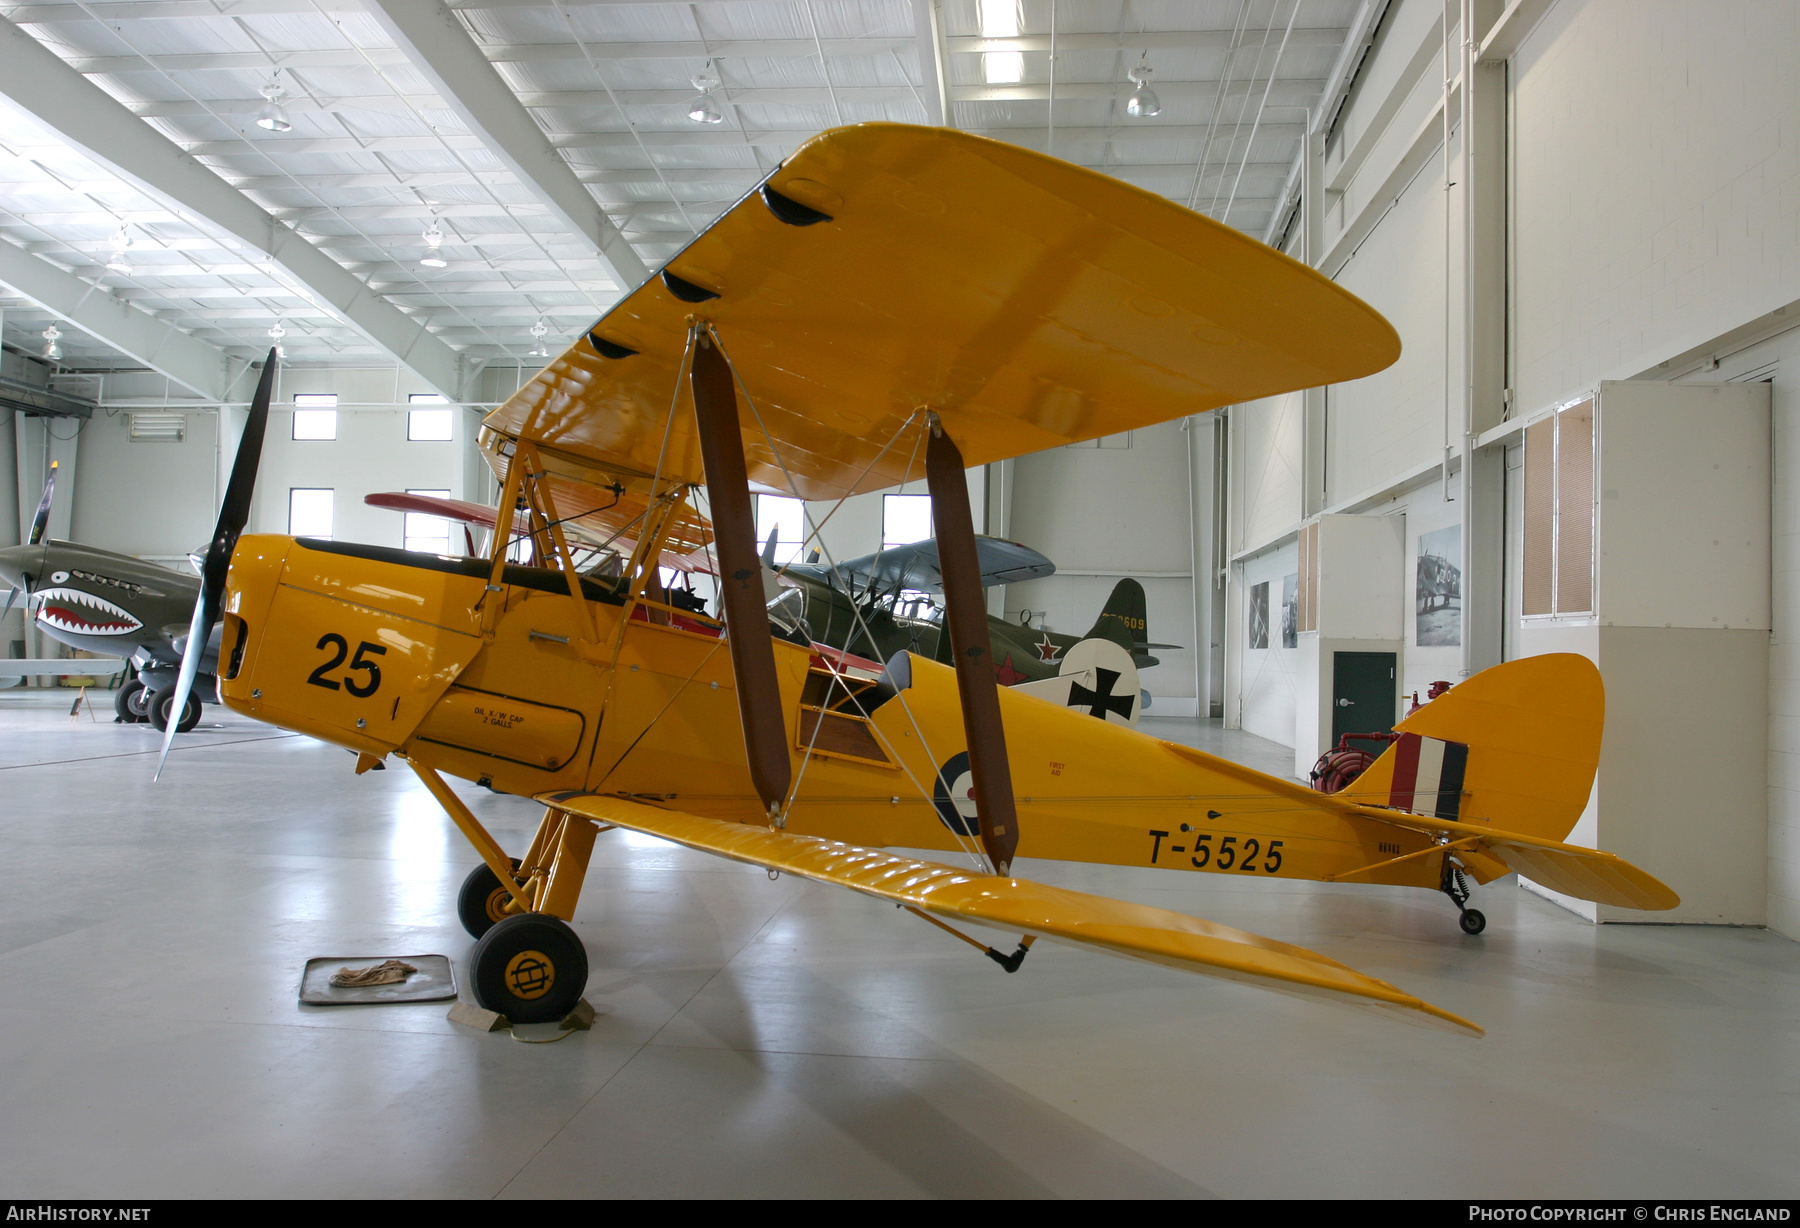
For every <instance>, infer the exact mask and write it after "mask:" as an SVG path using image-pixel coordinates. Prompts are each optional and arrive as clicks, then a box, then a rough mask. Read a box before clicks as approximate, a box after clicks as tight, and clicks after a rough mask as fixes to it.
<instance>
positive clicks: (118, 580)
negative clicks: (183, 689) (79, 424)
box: [0, 464, 218, 732]
mask: <svg viewBox="0 0 1800 1228" xmlns="http://www.w3.org/2000/svg"><path fill="white" fill-rule="evenodd" d="M56 478H57V466H56V465H55V464H52V465H51V467H50V476H49V478H48V479H47V480H46V481H45V483H44V495H43V498H42V499H40V500H39V501H38V507H37V512H36V514H35V515H34V516H33V517H32V521H31V530H30V532H29V533H28V534H27V536H26V540H25V543H24V544H23V545H19V546H8V547H5V548H0V583H4V584H6V585H7V587H8V588H9V589H11V591H10V592H9V593H8V594H7V598H6V605H5V609H4V610H0V615H4V614H5V613H6V612H9V611H11V609H12V607H13V606H14V604H16V603H17V602H18V600H19V599H20V598H21V597H23V598H24V599H25V601H26V608H27V609H28V610H29V611H30V612H31V617H32V618H33V620H34V621H35V622H36V624H37V626H38V628H39V629H40V630H41V631H43V632H44V634H46V635H48V636H49V637H50V638H51V639H54V640H56V641H58V642H60V643H63V644H67V645H68V646H69V647H71V648H78V649H80V650H82V651H83V652H93V653H98V654H100V655H101V656H104V657H123V658H125V659H126V660H127V661H129V663H130V667H131V669H130V672H131V675H132V676H131V677H130V678H129V679H128V680H127V681H126V683H125V685H124V686H122V687H120V688H119V689H118V691H117V692H115V693H114V696H113V707H114V709H115V710H116V711H117V713H118V716H119V719H120V720H121V721H124V722H126V723H128V724H136V723H138V722H146V721H147V722H149V723H150V724H152V725H154V726H155V727H156V728H157V729H158V730H160V729H162V728H163V726H164V724H165V723H166V722H167V721H168V718H169V713H170V711H171V710H172V707H173V703H174V698H175V678H176V674H177V672H178V671H179V669H180V664H181V652H182V648H183V647H184V645H185V639H184V633H185V631H186V630H187V625H188V616H189V615H190V614H191V613H192V612H193V608H194V598H195V596H196V595H197V594H198V593H199V591H200V579H199V577H198V576H193V575H186V576H184V575H182V574H181V573H180V572H176V571H170V570H169V569H168V568H166V567H161V566H158V565H157V564H155V563H147V562H145V561H144V560H143V559H140V558H134V557H133V556H131V555H129V554H119V553H117V552H115V551H112V550H101V549H99V548H98V547H95V546H84V545H81V544H80V543H78V542H65V541H57V540H54V539H51V538H49V537H48V536H47V530H48V527H49V523H50V508H51V505H52V502H53V500H54V499H55V497H56ZM217 657H218V647H217V642H216V640H215V641H214V644H213V646H212V651H211V657H210V658H209V660H208V661H207V663H206V668H205V670H204V672H205V673H206V674H207V675H209V681H210V675H211V673H212V669H213V662H215V661H216V660H217ZM0 669H4V666H0ZM45 672H51V673H53V672H55V671H53V670H47V671H45ZM213 695H214V687H212V686H211V685H208V686H205V687H202V688H201V689H200V690H198V691H194V692H191V693H190V694H189V696H188V697H187V699H186V700H185V701H184V702H183V706H182V709H181V715H180V717H179V719H178V721H177V724H176V727H177V729H179V730H180V731H182V732H186V731H187V730H190V729H192V728H193V727H194V726H195V724H197V723H198V722H199V720H200V704H201V702H202V700H203V699H204V700H205V701H206V702H208V703H211V702H215V701H214V697H213Z"/></svg>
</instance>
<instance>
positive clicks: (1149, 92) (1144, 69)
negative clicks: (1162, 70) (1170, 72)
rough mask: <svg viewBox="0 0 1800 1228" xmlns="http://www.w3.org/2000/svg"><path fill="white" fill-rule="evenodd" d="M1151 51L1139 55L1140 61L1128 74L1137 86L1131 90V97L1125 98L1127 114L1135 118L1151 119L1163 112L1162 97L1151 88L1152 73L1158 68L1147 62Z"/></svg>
mask: <svg viewBox="0 0 1800 1228" xmlns="http://www.w3.org/2000/svg"><path fill="white" fill-rule="evenodd" d="M1149 58H1150V53H1149V52H1148V51H1145V52H1144V53H1143V54H1142V55H1140V56H1139V57H1138V62H1137V63H1136V64H1135V65H1133V66H1132V69H1131V72H1130V73H1128V74H1126V75H1127V76H1129V77H1130V78H1131V83H1132V84H1133V85H1135V86H1137V88H1136V89H1135V90H1133V91H1131V97H1129V98H1127V99H1126V100H1125V114H1127V115H1129V116H1131V118H1133V119H1149V118H1150V117H1151V116H1152V115H1161V114H1162V99H1160V98H1158V97H1157V96H1156V91H1155V90H1153V89H1151V88H1150V74H1151V73H1153V72H1155V71H1156V70H1155V69H1153V68H1151V67H1150V65H1149V64H1148V63H1147V62H1146V61H1148V60H1149Z"/></svg>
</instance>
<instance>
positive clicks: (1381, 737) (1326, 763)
mask: <svg viewBox="0 0 1800 1228" xmlns="http://www.w3.org/2000/svg"><path fill="white" fill-rule="evenodd" d="M1399 737H1400V735H1399V734H1397V733H1347V734H1345V735H1344V736H1343V737H1341V738H1339V739H1338V744H1337V745H1336V746H1334V747H1332V748H1331V749H1330V750H1328V751H1326V752H1325V753H1324V754H1322V755H1320V756H1319V761H1318V762H1317V763H1315V764H1313V770H1312V787H1313V788H1315V789H1317V790H1318V791H1319V792H1321V793H1340V792H1342V791H1343V790H1345V789H1348V788H1349V787H1350V786H1351V785H1352V784H1354V783H1355V782H1356V778H1357V777H1358V776H1361V775H1362V774H1363V773H1364V772H1366V771H1368V770H1369V765H1370V764H1371V763H1374V762H1375V758H1376V757H1375V756H1374V755H1371V754H1370V753H1369V752H1368V751H1366V750H1364V749H1362V748H1361V747H1360V746H1352V745H1350V741H1351V739H1352V738H1356V739H1360V740H1362V741H1367V742H1394V741H1398V740H1399Z"/></svg>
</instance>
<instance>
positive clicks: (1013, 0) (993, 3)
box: [981, 0, 1025, 85]
mask: <svg viewBox="0 0 1800 1228" xmlns="http://www.w3.org/2000/svg"><path fill="white" fill-rule="evenodd" d="M1018 36H1019V5H1018V0H981V37H983V38H1017V37H1018ZM981 74H982V78H983V79H984V80H985V81H986V82H987V83H988V84H989V85H1016V84H1017V83H1018V82H1020V81H1022V80H1024V78H1025V57H1024V56H1023V55H1022V54H1021V53H1019V52H1017V51H984V52H982V55H981Z"/></svg>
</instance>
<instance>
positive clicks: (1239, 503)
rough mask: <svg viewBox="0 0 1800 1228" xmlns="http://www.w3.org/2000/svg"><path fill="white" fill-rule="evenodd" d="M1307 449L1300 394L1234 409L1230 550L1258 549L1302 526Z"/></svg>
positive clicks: (1232, 412)
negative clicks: (1303, 484)
mask: <svg viewBox="0 0 1800 1228" xmlns="http://www.w3.org/2000/svg"><path fill="white" fill-rule="evenodd" d="M1305 446H1306V425H1305V415H1304V406H1303V404H1302V398H1301V396H1300V394H1299V393H1290V394H1288V395H1287V396H1280V397H1270V398H1268V399H1266V400H1261V401H1251V402H1249V403H1247V404H1244V405H1234V406H1232V408H1231V453H1232V456H1231V465H1232V500H1233V504H1234V508H1233V521H1232V532H1231V551H1232V553H1233V554H1236V553H1237V552H1239V551H1242V550H1250V549H1254V548H1255V547H1257V546H1260V545H1262V544H1263V543H1265V542H1269V541H1273V540H1274V539H1275V538H1277V537H1279V536H1281V535H1282V534H1283V533H1287V532H1289V531H1291V530H1293V529H1294V528H1295V527H1296V526H1297V525H1298V524H1299V523H1300V516H1301V506H1302V504H1301V491H1302V489H1303V486H1302V483H1303V481H1304V474H1305V460H1304V457H1303V453H1304V451H1305Z"/></svg>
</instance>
